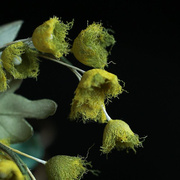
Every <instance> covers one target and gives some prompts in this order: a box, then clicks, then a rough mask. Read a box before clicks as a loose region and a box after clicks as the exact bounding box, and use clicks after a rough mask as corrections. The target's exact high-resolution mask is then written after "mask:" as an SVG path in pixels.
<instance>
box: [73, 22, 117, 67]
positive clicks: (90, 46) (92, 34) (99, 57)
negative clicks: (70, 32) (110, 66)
mask: <svg viewBox="0 0 180 180" xmlns="http://www.w3.org/2000/svg"><path fill="white" fill-rule="evenodd" d="M114 44H115V39H114V37H113V36H112V35H110V34H109V33H108V32H107V30H106V29H105V28H103V27H102V24H101V23H93V24H91V25H89V26H88V27H87V28H86V29H85V30H82V31H81V32H80V34H79V35H78V36H77V37H76V39H75V40H74V42H73V47H72V49H71V51H72V52H73V54H74V56H75V57H76V59H77V60H78V61H80V62H81V63H83V64H85V65H87V66H91V67H94V68H104V66H107V57H108V54H109V53H110V52H108V51H107V50H106V48H107V47H108V46H111V47H112V46H113V45H114Z"/></svg>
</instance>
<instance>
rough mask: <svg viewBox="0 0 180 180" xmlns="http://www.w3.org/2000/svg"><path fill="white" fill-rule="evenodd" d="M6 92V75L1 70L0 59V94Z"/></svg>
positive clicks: (0, 61) (0, 63) (0, 62)
mask: <svg viewBox="0 0 180 180" xmlns="http://www.w3.org/2000/svg"><path fill="white" fill-rule="evenodd" d="M6 90H7V80H6V74H5V72H4V70H3V65H2V60H1V59H0V92H4V91H6Z"/></svg>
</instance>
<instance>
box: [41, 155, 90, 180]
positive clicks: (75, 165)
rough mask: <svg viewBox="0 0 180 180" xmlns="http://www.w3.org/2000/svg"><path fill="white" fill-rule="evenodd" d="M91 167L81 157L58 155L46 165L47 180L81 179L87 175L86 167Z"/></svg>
mask: <svg viewBox="0 0 180 180" xmlns="http://www.w3.org/2000/svg"><path fill="white" fill-rule="evenodd" d="M88 165H89V166H91V164H90V163H88V162H87V161H86V160H84V159H82V158H81V157H72V156H66V155H58V156H54V157H52V158H51V159H50V160H49V161H48V162H47V163H46V165H45V166H46V172H47V175H48V179H49V180H65V179H69V180H76V179H81V178H82V176H83V175H84V174H85V173H87V172H88V171H93V170H88V169H87V166H88Z"/></svg>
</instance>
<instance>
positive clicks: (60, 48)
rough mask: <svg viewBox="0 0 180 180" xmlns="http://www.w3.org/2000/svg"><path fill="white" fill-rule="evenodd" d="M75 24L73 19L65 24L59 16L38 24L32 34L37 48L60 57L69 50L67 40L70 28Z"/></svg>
mask: <svg viewBox="0 0 180 180" xmlns="http://www.w3.org/2000/svg"><path fill="white" fill-rule="evenodd" d="M72 26H73V21H72V22H70V23H67V24H64V23H63V22H62V21H60V20H59V19H58V18H57V17H53V18H50V19H49V20H48V21H46V22H44V23H43V24H42V25H40V26H38V27H37V28H36V29H35V30H34V33H33V35H32V41H33V44H34V46H35V47H36V48H37V50H39V51H41V52H44V53H51V54H53V55H54V56H55V57H56V58H60V57H61V56H63V55H64V54H65V55H66V54H68V52H69V43H68V42H67V41H66V36H67V35H68V30H70V29H71V28H72Z"/></svg>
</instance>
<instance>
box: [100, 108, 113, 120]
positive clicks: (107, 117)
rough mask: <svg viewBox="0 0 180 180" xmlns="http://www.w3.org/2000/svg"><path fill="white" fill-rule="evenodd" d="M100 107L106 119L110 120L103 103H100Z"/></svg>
mask: <svg viewBox="0 0 180 180" xmlns="http://www.w3.org/2000/svg"><path fill="white" fill-rule="evenodd" d="M101 107H102V110H103V111H104V114H105V115H106V119H107V121H110V120H111V117H110V116H109V115H108V113H107V111H106V109H105V108H104V106H103V105H102V106H101Z"/></svg>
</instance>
